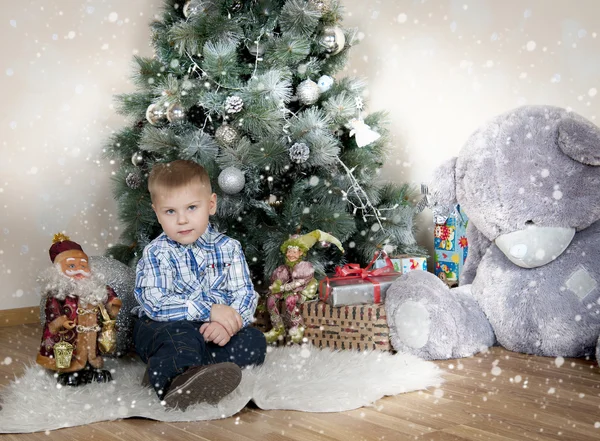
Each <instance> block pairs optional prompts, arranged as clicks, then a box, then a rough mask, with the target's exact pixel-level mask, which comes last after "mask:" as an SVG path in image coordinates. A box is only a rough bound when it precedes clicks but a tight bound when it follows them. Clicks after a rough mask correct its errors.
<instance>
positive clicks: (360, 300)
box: [319, 272, 401, 306]
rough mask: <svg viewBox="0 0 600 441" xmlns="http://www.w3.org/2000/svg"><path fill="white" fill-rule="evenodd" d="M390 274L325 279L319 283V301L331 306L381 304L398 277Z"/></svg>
mask: <svg viewBox="0 0 600 441" xmlns="http://www.w3.org/2000/svg"><path fill="white" fill-rule="evenodd" d="M400 276H401V274H400V273H396V272H392V273H388V274H384V275H380V276H372V277H367V278H364V279H363V278H360V277H335V276H332V277H326V278H325V279H323V280H321V282H320V283H319V299H320V300H321V301H323V302H325V303H327V304H329V305H331V306H344V305H361V304H369V303H382V302H383V301H384V300H385V293H386V292H387V290H388V288H389V287H390V286H391V285H392V282H393V281H394V280H396V279H397V278H398V277H400Z"/></svg>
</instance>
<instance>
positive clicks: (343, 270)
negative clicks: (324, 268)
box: [319, 250, 394, 303]
mask: <svg viewBox="0 0 600 441" xmlns="http://www.w3.org/2000/svg"><path fill="white" fill-rule="evenodd" d="M380 257H383V260H384V261H385V266H384V267H381V268H377V269H371V268H372V267H373V265H375V261H376V260H377V259H379V258H380ZM393 272H394V264H393V263H392V259H390V257H389V256H388V255H387V253H386V252H385V251H383V250H381V251H378V252H377V253H375V256H374V257H373V259H372V260H371V262H369V264H368V265H367V267H366V268H361V267H360V265H359V264H357V263H347V264H346V265H344V266H336V267H335V276H336V277H334V278H333V279H330V278H329V277H325V278H324V279H323V280H321V283H320V284H319V285H320V286H319V291H320V292H321V300H323V301H327V299H328V298H329V294H330V293H331V287H330V285H329V281H330V280H335V278H340V277H344V278H360V279H363V280H369V281H370V282H371V283H373V285H375V286H374V292H373V300H374V302H375V303H381V288H380V286H379V283H378V282H376V281H375V280H371V279H370V278H371V277H377V276H381V275H383V274H389V273H393ZM323 285H325V286H323Z"/></svg>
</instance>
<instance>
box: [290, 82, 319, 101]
mask: <svg viewBox="0 0 600 441" xmlns="http://www.w3.org/2000/svg"><path fill="white" fill-rule="evenodd" d="M296 95H297V96H298V99H299V100H300V102H301V103H302V104H304V105H307V106H310V105H311V104H314V103H316V102H317V100H318V99H319V96H320V95H321V90H320V89H319V86H318V85H317V83H315V82H314V81H312V80H304V81H302V82H301V83H300V84H298V87H297V89H296Z"/></svg>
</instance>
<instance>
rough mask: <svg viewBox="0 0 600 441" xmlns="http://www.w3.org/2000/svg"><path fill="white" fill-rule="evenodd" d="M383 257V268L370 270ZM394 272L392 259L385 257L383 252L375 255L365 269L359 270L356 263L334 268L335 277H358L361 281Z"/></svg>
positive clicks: (385, 254)
mask: <svg viewBox="0 0 600 441" xmlns="http://www.w3.org/2000/svg"><path fill="white" fill-rule="evenodd" d="M380 257H383V260H384V261H385V266H383V267H381V268H377V269H371V268H372V267H373V265H375V261H376V260H377V259H379V258H380ZM391 272H394V264H393V263H392V259H390V257H389V256H388V255H387V253H386V252H385V251H383V250H381V251H379V252H377V253H375V257H373V260H371V262H369V264H368V265H367V267H366V268H361V267H360V265H359V264H358V263H347V264H346V265H344V266H341V267H340V266H336V267H335V275H336V276H337V277H357V276H358V277H360V278H361V279H366V278H367V277H377V276H381V275H382V274H386V273H391Z"/></svg>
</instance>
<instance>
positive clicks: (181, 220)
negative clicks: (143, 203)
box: [152, 181, 217, 245]
mask: <svg viewBox="0 0 600 441" xmlns="http://www.w3.org/2000/svg"><path fill="white" fill-rule="evenodd" d="M152 208H153V209H154V212H155V213H156V217H157V218H158V222H159V223H160V225H161V226H162V229H163V231H164V232H165V234H166V235H167V236H168V237H169V238H170V239H171V240H174V241H175V242H179V243H180V244H183V245H188V244H191V243H194V242H195V241H196V240H198V238H199V237H200V236H202V234H204V232H205V231H206V227H207V226H208V216H209V215H211V214H215V212H216V211H217V195H216V194H214V193H212V194H211V193H210V190H209V187H208V186H207V185H205V184H202V183H200V182H197V181H195V182H192V183H190V184H187V185H185V186H183V187H180V188H175V189H171V190H161V189H158V191H157V192H156V194H155V195H154V201H153V204H152Z"/></svg>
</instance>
